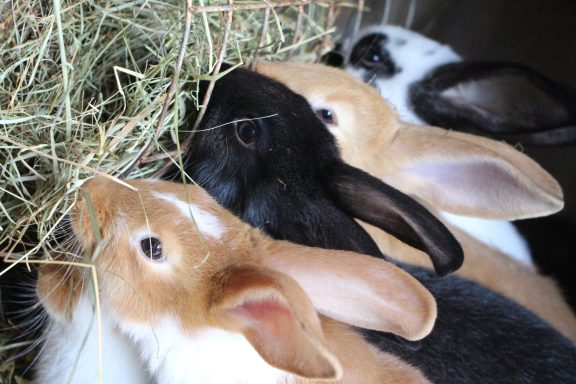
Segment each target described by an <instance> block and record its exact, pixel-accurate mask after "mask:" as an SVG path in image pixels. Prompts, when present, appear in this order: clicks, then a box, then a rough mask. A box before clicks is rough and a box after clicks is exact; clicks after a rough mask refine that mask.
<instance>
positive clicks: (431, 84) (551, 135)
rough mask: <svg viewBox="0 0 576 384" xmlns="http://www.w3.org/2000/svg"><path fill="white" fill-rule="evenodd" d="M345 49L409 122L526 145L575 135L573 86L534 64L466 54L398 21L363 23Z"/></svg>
mask: <svg viewBox="0 0 576 384" xmlns="http://www.w3.org/2000/svg"><path fill="white" fill-rule="evenodd" d="M342 49H343V51H344V52H343V55H344V57H345V59H344V61H345V68H346V69H347V70H348V71H349V72H350V73H352V74H353V75H354V76H356V77H358V78H360V79H362V80H363V81H365V82H369V83H371V84H373V85H374V86H375V87H376V88H377V89H378V91H379V92H380V94H381V95H382V97H384V98H385V99H387V100H388V101H389V102H390V103H391V104H392V105H393V106H394V107H395V108H397V110H398V113H399V115H400V117H401V118H402V119H403V120H405V121H407V122H410V123H415V124H424V123H427V124H430V125H435V126H439V127H442V128H449V129H455V130H461V131H464V132H469V133H475V134H479V135H483V136H487V137H490V138H494V139H501V140H507V141H510V142H512V143H516V142H520V143H522V144H523V145H536V146H549V145H567V144H574V143H576V90H574V89H573V88H571V87H569V86H568V85H565V84H562V83H559V82H556V81H553V80H551V79H549V78H547V77H546V76H544V75H542V74H541V73H539V72H537V71H535V70H533V69H531V68H529V67H526V66H524V65H521V64H518V63H511V62H489V61H472V60H464V59H463V58H462V57H461V56H460V55H458V54H457V53H456V52H454V50H453V49H452V48H451V47H449V46H447V45H442V44H440V43H438V42H436V41H434V40H431V39H429V38H427V37H426V36H423V35H421V34H419V33H417V32H414V31H410V30H408V29H405V28H402V27H398V26H393V25H374V26H370V27H366V28H364V29H363V30H361V31H360V32H358V33H357V34H356V35H355V36H354V37H352V38H351V39H348V40H347V41H346V42H345V43H344V44H343V48H342Z"/></svg>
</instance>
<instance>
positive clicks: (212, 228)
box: [153, 192, 224, 240]
mask: <svg viewBox="0 0 576 384" xmlns="http://www.w3.org/2000/svg"><path fill="white" fill-rule="evenodd" d="M153 194H154V196H156V197H157V198H159V199H161V200H164V201H167V202H169V203H172V204H174V205H175V206H176V207H177V208H178V209H179V210H180V212H181V213H182V215H184V216H185V217H190V215H192V217H193V218H194V222H195V223H196V226H197V227H198V229H199V230H200V232H202V233H203V234H204V235H206V236H209V237H212V238H214V239H216V240H219V239H220V238H221V237H222V235H223V234H224V226H223V225H222V223H221V222H220V220H218V217H216V216H215V215H213V214H211V213H210V212H207V211H205V210H203V209H201V208H199V207H197V206H195V205H194V204H188V203H186V202H184V201H182V200H180V199H178V198H177V197H176V196H174V195H170V194H168V193H160V192H153Z"/></svg>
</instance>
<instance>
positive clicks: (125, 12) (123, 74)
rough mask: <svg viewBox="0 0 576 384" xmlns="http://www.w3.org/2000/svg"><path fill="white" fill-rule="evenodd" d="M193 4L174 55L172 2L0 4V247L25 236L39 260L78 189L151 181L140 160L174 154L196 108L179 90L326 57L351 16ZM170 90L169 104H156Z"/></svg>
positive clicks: (332, 9)
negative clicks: (223, 70) (88, 181)
mask: <svg viewBox="0 0 576 384" xmlns="http://www.w3.org/2000/svg"><path fill="white" fill-rule="evenodd" d="M205 2H206V4H203V3H204V2H203V1H201V0H200V1H198V4H196V5H192V6H191V7H190V8H189V11H190V12H189V14H188V16H189V23H190V24H189V28H190V33H189V34H187V35H186V36H187V37H188V42H187V44H186V45H185V46H183V45H182V36H183V31H184V29H185V24H186V12H185V4H180V3H178V2H169V1H134V2H133V1H122V0H118V1H108V2H97V1H83V2H62V3H61V1H60V0H54V1H52V2H49V1H35V0H29V1H12V2H7V3H6V4H4V6H3V8H2V19H1V21H0V34H1V37H2V41H1V44H2V45H1V46H0V58H1V62H0V145H1V146H0V159H1V161H0V167H1V168H0V173H1V176H0V212H1V213H0V227H1V233H2V235H1V237H0V244H7V242H8V243H9V244H11V245H12V246H13V245H14V244H16V243H18V242H19V241H20V240H21V239H20V236H21V235H22V233H23V232H24V230H25V229H26V228H28V227H29V226H33V227H35V230H37V231H38V232H37V233H38V237H39V239H40V240H41V242H40V244H39V246H40V247H42V249H43V250H44V251H45V252H47V251H49V250H50V243H51V242H50V238H51V233H52V231H53V228H54V226H55V224H56V223H57V221H58V220H59V218H60V217H61V216H62V214H63V213H65V212H66V211H67V209H68V207H69V206H70V203H71V202H72V201H73V197H74V194H75V191H76V190H77V188H78V187H79V185H81V183H82V181H83V180H84V179H85V178H86V177H88V176H89V175H92V174H94V173H105V174H107V175H111V176H113V177H117V176H126V177H129V178H133V177H146V176H149V175H151V174H153V173H154V172H156V171H157V170H158V168H159V167H160V166H161V165H162V162H159V161H151V160H157V159H159V158H162V157H163V156H166V155H167V153H168V152H169V151H172V150H173V149H174V148H175V145H176V142H178V141H179V138H178V136H177V128H178V126H179V125H180V124H181V123H182V121H183V118H184V116H185V115H186V112H187V111H186V108H188V109H189V108H190V106H191V105H194V104H198V103H197V101H196V100H194V94H193V93H191V92H183V91H182V87H183V85H186V88H188V89H193V88H194V83H193V82H194V81H195V79H210V76H209V75H208V73H210V71H211V70H212V69H214V67H217V65H216V64H217V63H219V60H218V59H224V60H226V61H227V62H231V63H250V62H252V61H253V59H254V57H255V56H258V57H264V58H266V59H271V60H282V59H286V58H288V57H290V58H291V59H293V60H308V61H311V60H315V59H316V58H317V57H318V55H319V52H321V51H326V50H327V49H329V48H330V39H326V38H325V37H326V36H328V35H327V33H328V32H331V31H332V30H331V29H330V28H331V25H332V24H333V23H334V18H335V16H336V14H337V11H338V9H340V7H344V6H351V5H352V4H349V3H344V2H338V1H331V0H320V1H318V2H316V3H315V4H309V5H305V4H308V3H311V2H310V1H297V0H292V1H279V2H277V3H274V2H253V1H252V2H247V1H242V2H241V1H236V2H234V3H233V7H230V5H226V4H228V2H208V1H205ZM190 3H191V2H190ZM208 3H210V4H208ZM222 3H224V5H223V4H222ZM230 3H232V2H231V1H230ZM202 5H205V6H204V7H202ZM228 24H229V25H230V27H231V28H230V33H229V34H228V35H227V36H225V35H226V33H225V31H226V28H225V27H226V26H227V25H228ZM327 28H328V29H327ZM222 45H224V48H225V49H221V47H222ZM183 47H184V49H182V48H183ZM179 54H182V55H181V65H177V63H178V60H177V58H178V56H179ZM178 71H179V73H177V76H174V74H175V72H178ZM173 80H177V81H174V83H173V84H174V87H173V89H172V91H173V92H172V94H173V95H174V96H173V97H167V96H166V93H167V89H168V87H169V85H170V84H171V83H172V81H173ZM164 104H165V105H164ZM163 106H164V107H165V108H164V110H163ZM161 114H162V116H161ZM40 250H41V249H40V248H38V246H37V247H35V248H34V250H33V251H32V250H30V249H29V250H28V251H29V252H28V253H29V255H32V254H35V253H37V252H38V251H40ZM9 251H10V248H8V249H5V250H4V255H6V254H7V253H9ZM23 255H24V254H23V253H19V254H15V253H14V252H12V256H11V257H12V259H14V258H15V257H18V256H19V257H21V256H23Z"/></svg>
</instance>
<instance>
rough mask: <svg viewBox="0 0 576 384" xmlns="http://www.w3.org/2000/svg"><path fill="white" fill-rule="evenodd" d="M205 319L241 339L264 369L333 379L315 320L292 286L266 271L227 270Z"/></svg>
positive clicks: (336, 371)
mask: <svg viewBox="0 0 576 384" xmlns="http://www.w3.org/2000/svg"><path fill="white" fill-rule="evenodd" d="M214 293H215V295H214V300H213V304H212V308H211V314H212V316H213V319H214V321H215V322H216V323H217V324H218V326H220V327H222V328H224V329H226V330H230V331H233V332H239V333H242V334H243V335H244V337H246V339H247V340H248V341H249V342H250V344H252V346H253V347H254V349H256V351H257V352H258V353H259V354H260V356H261V357H262V358H263V359H264V360H265V361H266V362H267V363H268V364H270V365H272V366H274V367H276V368H279V369H282V370H284V371H287V372H290V373H293V374H296V375H298V376H301V377H304V378H308V379H330V380H336V379H339V378H340V377H341V375H342V368H341V366H340V363H339V362H338V360H337V359H336V357H335V356H334V355H332V353H330V352H329V351H328V349H327V347H326V344H325V341H324V336H323V333H322V328H321V325H320V319H319V318H318V315H317V314H316V311H315V310H314V307H313V306H312V303H311V302H310V300H309V299H308V297H307V296H306V294H305V293H304V291H303V290H302V288H300V286H298V284H297V283H296V282H295V281H293V280H292V279H290V278H289V277H288V276H286V275H283V274H281V273H278V272H274V271H272V270H266V269H261V268H255V267H243V268H233V269H229V270H226V271H224V273H222V274H221V275H220V276H218V279H217V287H216V289H215V291H214Z"/></svg>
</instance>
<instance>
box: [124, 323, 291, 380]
mask: <svg viewBox="0 0 576 384" xmlns="http://www.w3.org/2000/svg"><path fill="white" fill-rule="evenodd" d="M155 324H156V325H154V326H152V325H147V324H134V323H133V324H125V325H124V326H123V328H122V329H123V332H125V333H126V334H127V335H129V336H130V337H131V338H132V339H133V340H134V341H135V342H136V343H137V344H138V345H139V347H140V352H141V356H142V358H143V359H144V360H146V361H147V362H148V366H149V367H150V369H151V371H152V372H153V373H154V375H155V377H156V380H157V382H158V383H159V384H180V383H202V384H274V383H285V382H287V381H286V379H288V378H289V376H290V375H289V374H287V373H286V372H284V371H281V370H279V369H277V368H274V367H272V366H270V365H268V363H266V362H265V361H264V360H263V359H262V358H261V357H260V355H259V354H258V353H257V352H256V350H255V349H254V348H253V347H252V345H251V344H250V343H249V342H248V341H247V340H246V338H245V337H244V336H242V335H241V334H238V333H232V332H227V331H224V330H221V329H216V328H208V329H204V330H202V331H199V332H197V333H195V334H194V335H192V336H188V335H186V334H185V333H184V332H183V331H182V329H181V328H180V326H179V324H178V322H177V321H176V320H175V319H173V318H171V317H165V318H164V319H162V320H161V321H157V322H155Z"/></svg>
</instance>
